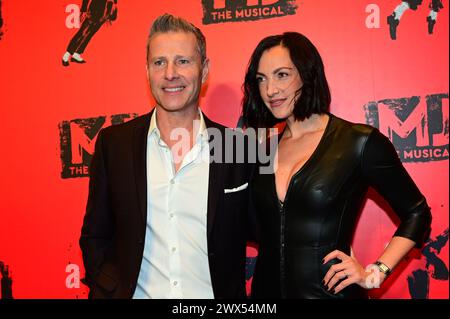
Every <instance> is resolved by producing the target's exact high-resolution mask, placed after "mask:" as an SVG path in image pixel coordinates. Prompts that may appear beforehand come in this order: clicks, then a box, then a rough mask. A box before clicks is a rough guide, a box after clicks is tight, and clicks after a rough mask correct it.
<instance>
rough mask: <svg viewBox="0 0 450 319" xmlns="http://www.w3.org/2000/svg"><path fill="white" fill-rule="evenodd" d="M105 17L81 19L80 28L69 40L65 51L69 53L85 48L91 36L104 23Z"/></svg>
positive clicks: (81, 51) (81, 50)
mask: <svg viewBox="0 0 450 319" xmlns="http://www.w3.org/2000/svg"><path fill="white" fill-rule="evenodd" d="M105 21H106V19H95V20H94V19H92V18H87V19H86V20H84V21H83V23H82V25H81V28H80V30H78V32H77V33H76V34H75V35H74V37H73V38H72V40H70V43H69V46H68V47H67V51H68V52H69V53H70V54H74V53H75V52H76V53H80V54H81V53H83V52H84V50H85V49H86V46H87V45H88V43H89V41H90V40H91V38H92V37H93V36H94V34H95V33H96V32H97V31H98V30H99V29H100V27H101V26H102V25H103V23H105Z"/></svg>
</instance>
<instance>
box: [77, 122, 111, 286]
mask: <svg viewBox="0 0 450 319" xmlns="http://www.w3.org/2000/svg"><path fill="white" fill-rule="evenodd" d="M103 133H104V130H101V131H100V133H99V134H98V136H97V142H96V144H95V151H94V155H93V157H92V160H91V164H90V168H89V173H90V179H89V195H88V201H87V205H86V214H85V216H84V221H83V226H82V229H81V237H80V242H79V243H80V248H81V251H82V254H83V263H84V267H85V271H86V278H85V279H84V281H83V282H84V283H85V284H86V285H88V286H89V287H90V288H92V286H93V285H95V284H96V277H97V275H98V273H99V269H100V266H101V264H102V263H103V262H104V260H105V255H106V253H107V251H108V249H109V247H110V246H111V241H112V236H113V225H112V218H111V211H110V207H109V203H110V201H109V193H108V182H107V179H108V178H107V174H106V165H105V161H106V159H105V152H104V145H103V143H104V141H103V140H104V137H103V135H104V134H103Z"/></svg>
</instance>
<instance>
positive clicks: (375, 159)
mask: <svg viewBox="0 0 450 319" xmlns="http://www.w3.org/2000/svg"><path fill="white" fill-rule="evenodd" d="M361 167H362V171H363V174H364V175H365V176H366V178H367V180H368V183H369V186H371V187H373V188H374V189H375V190H376V191H377V192H378V193H379V194H380V195H381V196H383V198H384V199H385V200H386V201H387V202H388V203H389V204H390V206H391V208H392V209H393V210H394V212H395V213H396V214H397V215H398V217H399V218H400V225H399V226H398V228H397V231H396V232H395V234H394V236H399V237H406V238H409V239H411V240H413V241H415V242H416V247H417V248H419V247H420V246H421V245H422V244H423V242H424V241H425V240H426V239H427V237H428V236H429V232H430V225H431V219H432V218H431V213H430V208H429V207H428V204H427V202H426V199H425V197H424V196H423V195H422V193H421V192H420V191H419V189H418V188H417V186H416V184H415V183H414V181H413V180H412V178H411V177H410V175H409V174H408V172H407V171H406V169H405V168H404V167H403V165H402V163H401V161H400V159H399V157H398V155H397V152H396V150H395V148H394V146H393V145H392V143H391V142H390V141H389V139H388V138H387V137H386V136H384V135H383V134H381V133H380V132H379V131H378V130H377V129H374V130H373V131H372V132H371V133H370V135H369V137H368V139H367V142H366V144H365V147H364V150H363V156H362V162H361Z"/></svg>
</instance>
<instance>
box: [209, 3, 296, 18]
mask: <svg viewBox="0 0 450 319" xmlns="http://www.w3.org/2000/svg"><path fill="white" fill-rule="evenodd" d="M202 4H203V24H211V23H220V22H236V21H249V20H259V19H270V18H276V17H282V16H285V15H292V14H295V10H296V9H297V6H296V4H295V0H202Z"/></svg>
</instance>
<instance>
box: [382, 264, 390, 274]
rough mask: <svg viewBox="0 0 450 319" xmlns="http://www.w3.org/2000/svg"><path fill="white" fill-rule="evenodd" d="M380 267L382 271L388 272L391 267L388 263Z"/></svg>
mask: <svg viewBox="0 0 450 319" xmlns="http://www.w3.org/2000/svg"><path fill="white" fill-rule="evenodd" d="M380 269H381V271H382V272H384V273H387V272H388V271H389V268H388V267H387V266H386V265H383V264H381V265H380Z"/></svg>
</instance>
